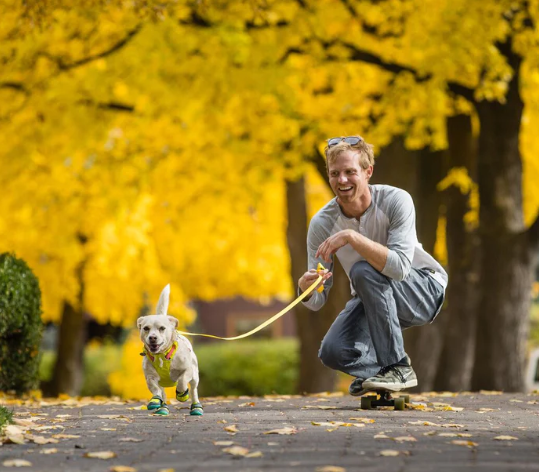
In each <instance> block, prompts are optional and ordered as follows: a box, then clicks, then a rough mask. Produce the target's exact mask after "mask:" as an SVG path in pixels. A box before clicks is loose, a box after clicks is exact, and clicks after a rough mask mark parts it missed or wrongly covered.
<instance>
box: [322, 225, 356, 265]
mask: <svg viewBox="0 0 539 472" xmlns="http://www.w3.org/2000/svg"><path fill="white" fill-rule="evenodd" d="M352 233H353V231H352V230H351V229H344V230H342V231H339V232H338V233H335V234H333V235H331V236H330V237H329V238H327V239H326V240H325V241H324V242H323V243H322V244H320V246H318V250H317V251H316V256H315V257H321V258H322V259H323V260H324V261H326V262H330V261H331V256H332V255H333V254H335V253H336V252H337V251H338V250H339V249H340V248H341V247H343V246H346V245H347V244H348V243H349V242H350V241H349V238H350V237H351V236H352Z"/></svg>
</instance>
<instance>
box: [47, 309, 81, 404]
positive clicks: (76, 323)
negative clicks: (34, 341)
mask: <svg viewBox="0 0 539 472" xmlns="http://www.w3.org/2000/svg"><path fill="white" fill-rule="evenodd" d="M86 324H87V323H86V320H85V319H84V316H83V314H82V310H81V309H80V308H79V309H75V308H74V307H73V306H72V305H71V304H70V303H68V302H65V303H64V310H63V313H62V323H61V324H60V328H59V335H58V347H57V349H56V363H55V364H54V373H53V377H52V381H51V384H50V389H47V390H48V391H47V394H50V395H52V396H57V395H59V394H61V393H67V394H68V395H71V396H75V395H79V394H80V391H81V388H82V383H83V380H84V379H83V372H84V358H83V356H84V345H85V341H86V339H85V337H86Z"/></svg>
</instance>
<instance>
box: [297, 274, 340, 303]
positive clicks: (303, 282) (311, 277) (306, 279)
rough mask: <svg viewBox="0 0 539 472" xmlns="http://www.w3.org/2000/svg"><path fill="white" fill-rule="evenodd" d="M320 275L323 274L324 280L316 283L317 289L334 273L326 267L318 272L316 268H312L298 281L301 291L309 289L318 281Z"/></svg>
mask: <svg viewBox="0 0 539 472" xmlns="http://www.w3.org/2000/svg"><path fill="white" fill-rule="evenodd" d="M319 275H321V276H322V280H321V281H320V282H319V283H318V284H317V285H316V287H315V290H316V289H317V288H318V287H321V286H322V285H324V282H325V281H326V280H327V279H329V278H330V277H331V276H332V275H333V274H332V273H331V272H330V271H329V270H327V269H324V270H322V271H320V272H317V271H316V269H311V270H309V271H308V272H305V273H304V274H303V275H302V276H301V277H300V279H299V281H298V285H299V289H300V290H301V293H303V292H305V290H307V289H308V288H309V287H310V286H311V285H312V284H313V283H314V282H315V281H316V279H317V278H318V276H319ZM311 294H312V292H311ZM309 298H310V297H309Z"/></svg>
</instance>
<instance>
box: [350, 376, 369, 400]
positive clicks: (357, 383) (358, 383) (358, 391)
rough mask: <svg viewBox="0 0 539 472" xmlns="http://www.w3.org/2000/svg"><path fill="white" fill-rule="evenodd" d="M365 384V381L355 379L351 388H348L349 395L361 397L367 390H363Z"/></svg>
mask: <svg viewBox="0 0 539 472" xmlns="http://www.w3.org/2000/svg"><path fill="white" fill-rule="evenodd" d="M363 382H365V379H360V378H356V379H354V381H353V382H352V383H351V384H350V387H348V393H349V394H350V395H352V396H353V397H360V396H361V395H363V394H364V393H366V392H367V390H365V389H364V388H363Z"/></svg>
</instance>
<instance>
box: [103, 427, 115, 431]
mask: <svg viewBox="0 0 539 472" xmlns="http://www.w3.org/2000/svg"><path fill="white" fill-rule="evenodd" d="M99 429H100V430H101V431H116V428H99Z"/></svg>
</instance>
